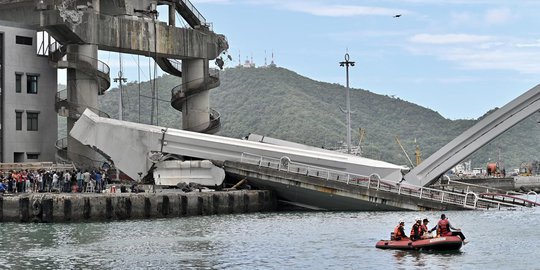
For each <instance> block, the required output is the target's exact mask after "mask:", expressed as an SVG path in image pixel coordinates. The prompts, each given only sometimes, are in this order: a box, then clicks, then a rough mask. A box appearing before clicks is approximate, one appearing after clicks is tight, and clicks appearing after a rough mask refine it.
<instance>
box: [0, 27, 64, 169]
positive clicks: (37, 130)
mask: <svg viewBox="0 0 540 270" xmlns="http://www.w3.org/2000/svg"><path fill="white" fill-rule="evenodd" d="M39 43H40V42H38V40H37V33H36V31H35V30H32V29H30V28H28V27H25V26H22V25H18V24H15V23H12V22H5V21H0V114H1V117H0V130H1V132H0V162H3V163H11V162H35V161H55V151H56V148H55V142H56V138H57V133H58V131H57V129H58V121H57V116H56V112H55V108H54V104H55V96H56V92H57V74H56V69H55V68H53V67H51V66H49V61H48V57H47V56H45V55H38V53H37V52H38V48H39V46H41V44H39Z"/></svg>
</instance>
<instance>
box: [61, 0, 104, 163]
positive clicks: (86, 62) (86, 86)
mask: <svg viewBox="0 0 540 270" xmlns="http://www.w3.org/2000/svg"><path fill="white" fill-rule="evenodd" d="M92 7H93V9H94V11H95V12H98V13H99V11H100V3H99V0H92ZM93 25H94V24H93V23H91V22H89V23H88V31H89V32H92V36H91V37H92V38H91V40H89V41H88V42H90V43H93V44H85V45H76V44H72V45H69V46H68V47H67V53H68V62H72V63H75V64H76V65H77V68H76V69H68V70H67V91H68V92H67V100H68V102H69V104H71V105H72V106H75V107H76V108H73V107H72V108H69V109H70V110H76V111H78V112H83V111H84V109H85V108H87V107H90V108H97V107H98V92H99V87H100V86H99V83H98V80H97V79H96V75H95V74H93V73H92V71H93V70H95V69H97V59H98V46H97V45H94V44H96V43H97V37H98V36H97V35H98V33H97V27H94V26H93ZM75 121H77V119H76V118H72V117H68V119H67V129H68V140H67V142H68V157H69V158H70V159H71V160H72V161H73V162H75V163H76V164H85V165H87V166H96V165H97V164H96V163H95V162H92V161H97V160H101V159H102V158H101V155H99V154H98V153H97V152H95V151H94V150H92V149H91V148H90V147H88V146H86V145H83V144H81V143H80V142H79V141H77V140H75V139H74V138H72V137H71V136H69V131H71V129H72V128H73V125H74V124H75Z"/></svg>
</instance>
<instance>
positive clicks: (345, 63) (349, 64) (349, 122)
mask: <svg viewBox="0 0 540 270" xmlns="http://www.w3.org/2000/svg"><path fill="white" fill-rule="evenodd" d="M339 65H340V66H342V67H343V66H344V67H345V72H346V74H347V90H346V93H347V94H346V96H347V98H346V101H345V102H346V103H347V110H346V111H345V113H346V115H347V154H350V153H351V100H350V93H349V66H351V67H354V62H353V61H349V53H346V54H345V61H344V62H339Z"/></svg>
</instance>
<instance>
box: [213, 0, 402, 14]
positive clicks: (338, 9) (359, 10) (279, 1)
mask: <svg viewBox="0 0 540 270" xmlns="http://www.w3.org/2000/svg"><path fill="white" fill-rule="evenodd" d="M208 1H211V0H208ZM245 3H249V4H252V5H266V6H271V7H273V8H278V9H284V10H290V11H295V12H301V13H307V14H311V15H315V16H324V17H352V16H393V15H396V14H410V12H409V11H407V10H403V9H394V8H385V7H376V6H362V5H344V4H330V3H328V1H315V0H293V1H283V0H246V2H245Z"/></svg>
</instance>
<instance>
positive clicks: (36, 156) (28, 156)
mask: <svg viewBox="0 0 540 270" xmlns="http://www.w3.org/2000/svg"><path fill="white" fill-rule="evenodd" d="M26 159H39V153H26Z"/></svg>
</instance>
